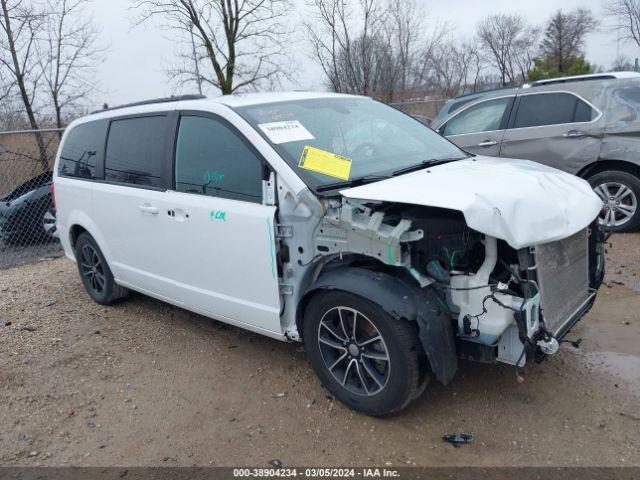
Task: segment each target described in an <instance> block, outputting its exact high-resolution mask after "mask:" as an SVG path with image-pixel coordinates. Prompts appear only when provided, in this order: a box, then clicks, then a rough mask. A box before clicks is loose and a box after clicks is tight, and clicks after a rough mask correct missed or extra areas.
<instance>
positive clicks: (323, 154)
mask: <svg viewBox="0 0 640 480" xmlns="http://www.w3.org/2000/svg"><path fill="white" fill-rule="evenodd" d="M298 166H299V167H300V168H304V169H305V170H311V171H312V172H317V173H322V174H323V175H328V176H330V177H336V178H341V179H342V180H349V175H351V159H350V158H347V157H343V156H342V155H338V154H337V153H331V152H327V151H325V150H320V149H319V148H314V147H309V146H306V147H304V150H302V156H301V157H300V162H299V163H298Z"/></svg>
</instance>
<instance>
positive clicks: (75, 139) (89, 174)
mask: <svg viewBox="0 0 640 480" xmlns="http://www.w3.org/2000/svg"><path fill="white" fill-rule="evenodd" d="M106 129H107V123H106V122H104V121H96V122H88V123H83V124H81V125H78V126H77V127H74V128H73V129H72V130H71V131H70V132H69V133H68V134H67V137H66V138H65V141H64V144H63V145H62V150H61V152H60V162H59V163H58V174H59V175H62V176H65V177H76V178H96V176H97V172H96V165H97V164H98V161H97V160H98V157H99V156H100V157H101V156H102V149H103V147H104V137H105V135H106V133H107V132H106Z"/></svg>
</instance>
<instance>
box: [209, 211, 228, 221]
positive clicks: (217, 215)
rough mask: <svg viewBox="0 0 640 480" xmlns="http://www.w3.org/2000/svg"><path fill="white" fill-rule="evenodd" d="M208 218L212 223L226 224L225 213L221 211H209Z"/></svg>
mask: <svg viewBox="0 0 640 480" xmlns="http://www.w3.org/2000/svg"><path fill="white" fill-rule="evenodd" d="M210 217H211V221H212V222H215V221H219V222H226V221H227V212H223V211H222V210H211V213H210Z"/></svg>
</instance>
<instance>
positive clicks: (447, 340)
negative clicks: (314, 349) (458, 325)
mask: <svg viewBox="0 0 640 480" xmlns="http://www.w3.org/2000/svg"><path fill="white" fill-rule="evenodd" d="M322 290H342V291H345V292H349V293H352V294H354V295H358V296H360V297H363V298H366V299H367V300H369V301H372V302H374V303H376V304H378V305H379V306H380V308H382V309H383V310H384V311H385V312H386V313H387V314H389V315H390V316H391V317H393V318H395V319H396V320H398V321H414V322H417V323H418V327H419V332H420V333H419V335H420V341H421V343H422V346H423V348H424V351H425V353H426V355H427V358H428V359H429V364H430V366H431V370H432V371H433V373H434V375H435V377H436V379H437V380H438V381H439V382H441V383H443V384H445V385H446V384H447V383H449V382H450V381H451V380H452V379H453V377H454V376H455V373H456V371H457V369H458V359H457V355H456V347H455V336H454V333H453V325H452V323H451V319H450V318H448V317H447V315H446V313H445V312H443V311H442V310H441V309H440V308H439V307H437V305H436V300H435V294H431V293H430V292H427V293H425V292H424V291H422V290H421V289H420V288H418V287H417V286H416V285H413V284H411V283H410V282H409V281H406V280H404V279H402V278H399V277H396V276H393V275H390V274H388V273H385V272H379V271H373V270H367V269H364V268H356V267H340V268H336V269H332V270H328V271H326V272H325V273H322V274H321V275H320V277H318V279H317V280H316V281H315V282H314V283H313V284H312V285H310V286H309V288H308V289H307V290H306V291H305V293H304V295H303V297H302V299H301V301H300V304H299V307H298V325H299V326H300V325H301V323H302V322H301V319H302V316H303V315H304V309H305V306H306V304H307V302H308V300H309V299H310V298H311V296H312V295H313V294H314V293H316V292H318V291H322ZM298 331H302V329H301V328H298ZM302 333H303V334H304V332H302Z"/></svg>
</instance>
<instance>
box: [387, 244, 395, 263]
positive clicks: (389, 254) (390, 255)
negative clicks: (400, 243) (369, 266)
mask: <svg viewBox="0 0 640 480" xmlns="http://www.w3.org/2000/svg"><path fill="white" fill-rule="evenodd" d="M387 260H388V262H389V263H391V264H394V263H395V261H394V259H393V244H390V245H389V248H388V249H387Z"/></svg>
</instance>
